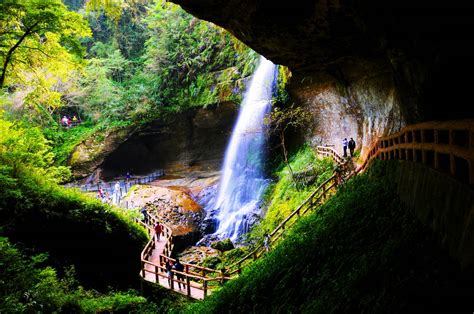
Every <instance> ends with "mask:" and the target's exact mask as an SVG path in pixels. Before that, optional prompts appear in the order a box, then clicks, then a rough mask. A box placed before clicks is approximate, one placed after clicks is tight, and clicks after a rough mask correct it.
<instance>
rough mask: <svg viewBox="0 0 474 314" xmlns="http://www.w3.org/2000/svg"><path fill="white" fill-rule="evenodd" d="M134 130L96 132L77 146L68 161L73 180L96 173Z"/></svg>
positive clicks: (122, 129) (121, 129) (116, 129)
mask: <svg viewBox="0 0 474 314" xmlns="http://www.w3.org/2000/svg"><path fill="white" fill-rule="evenodd" d="M134 131H135V129H134V128H131V127H129V128H112V129H108V130H106V131H105V132H102V131H98V132H96V133H95V134H93V135H92V136H90V137H89V138H88V139H87V140H85V141H84V142H82V143H80V144H79V145H77V146H76V147H75V148H74V150H73V152H72V154H71V156H70V157H69V160H68V162H67V163H68V165H69V166H71V169H72V173H73V176H74V177H75V178H84V177H86V176H89V175H90V174H91V173H93V172H94V171H96V170H97V169H98V167H99V166H100V165H101V164H102V163H103V162H104V159H105V158H106V157H107V156H108V155H109V154H111V153H112V152H113V151H115V149H117V147H118V146H119V145H120V144H121V143H122V142H124V141H125V140H126V139H127V138H128V137H130V136H131V135H132V134H133V133H134Z"/></svg>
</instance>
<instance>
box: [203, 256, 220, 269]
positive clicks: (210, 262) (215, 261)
mask: <svg viewBox="0 0 474 314" xmlns="http://www.w3.org/2000/svg"><path fill="white" fill-rule="evenodd" d="M221 263H222V260H221V259H220V258H219V257H217V256H210V257H206V258H205V259H204V260H203V261H202V266H204V267H209V268H214V269H217V265H219V264H221Z"/></svg>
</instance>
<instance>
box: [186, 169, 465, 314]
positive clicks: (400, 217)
mask: <svg viewBox="0 0 474 314" xmlns="http://www.w3.org/2000/svg"><path fill="white" fill-rule="evenodd" d="M393 166H394V163H392V162H383V163H376V164H375V165H373V166H372V167H371V168H370V169H369V171H368V172H366V173H365V174H363V175H360V176H358V177H356V178H353V179H352V180H350V181H349V182H348V183H347V184H346V185H345V186H344V187H343V188H341V189H340V190H339V191H338V192H337V194H336V195H335V196H334V197H333V198H331V199H330V200H329V201H328V202H327V203H326V204H325V205H323V206H322V207H321V208H320V210H319V211H317V212H314V213H312V214H310V215H308V216H307V217H304V218H303V219H301V220H300V221H299V223H297V224H296V225H295V227H294V228H293V229H292V230H290V231H289V232H288V234H287V236H286V237H285V239H284V240H283V241H281V242H280V243H279V244H278V245H277V246H276V247H275V248H274V249H273V250H272V251H271V252H270V253H267V255H266V256H265V257H264V258H262V259H260V260H258V261H256V262H255V263H253V264H252V265H251V266H249V267H248V268H247V269H245V270H244V272H243V274H242V275H241V276H240V277H239V278H238V279H236V280H233V281H230V282H228V283H226V284H225V285H224V287H223V288H222V289H221V290H219V291H217V292H215V293H213V294H212V295H211V296H210V297H209V298H207V299H206V300H204V301H203V302H197V303H194V304H192V305H191V306H189V307H187V308H185V309H183V310H182V311H183V312H189V313H247V312H251V313H255V312H260V313H270V312H277V313H287V312H303V313H341V312H343V313H354V312H355V313H403V312H430V311H446V312H455V311H461V310H463V311H472V308H473V307H474V304H473V302H474V301H473V300H472V297H471V296H472V295H473V293H474V288H473V287H474V284H473V283H474V276H473V274H472V272H470V271H468V270H461V269H460V266H459V264H458V263H457V262H456V261H454V260H453V259H451V258H450V257H449V256H448V254H447V252H445V251H444V250H443V249H441V248H440V244H439V239H438V238H437V237H436V235H435V234H433V232H432V231H431V230H430V229H428V228H427V227H425V226H423V225H421V224H420V223H419V222H418V220H417V219H416V218H415V217H414V216H413V215H412V214H411V213H410V211H409V210H408V209H407V208H405V207H404V206H403V205H402V204H401V202H400V200H399V198H398V196H397V195H396V192H395V191H396V187H395V186H394V183H392V182H391V181H390V180H389V179H388V178H387V176H386V174H387V173H388V171H389V170H390V168H391V167H393Z"/></svg>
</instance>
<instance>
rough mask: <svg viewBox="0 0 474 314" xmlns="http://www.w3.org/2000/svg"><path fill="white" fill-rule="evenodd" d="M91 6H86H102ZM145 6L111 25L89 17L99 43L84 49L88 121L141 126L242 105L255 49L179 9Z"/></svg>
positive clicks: (137, 6) (124, 12)
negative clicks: (197, 108) (195, 110)
mask: <svg viewBox="0 0 474 314" xmlns="http://www.w3.org/2000/svg"><path fill="white" fill-rule="evenodd" d="M95 2H97V3H96V4H94V3H93V2H89V3H88V5H94V6H99V7H103V5H104V4H103V3H101V1H95ZM117 3H118V2H117ZM124 3H127V2H124ZM132 8H135V10H133V9H132ZM142 8H143V4H140V3H135V4H133V5H129V6H127V7H125V8H122V9H123V10H122V13H121V16H120V22H119V23H118V24H115V25H110V24H109V23H107V18H104V17H103V16H102V17H101V15H100V14H99V15H97V14H91V15H89V20H90V22H91V25H92V29H93V30H94V37H95V38H94V39H95V40H96V41H95V42H94V43H89V44H88V45H89V46H90V49H89V56H90V57H91V58H90V59H89V62H88V65H87V67H86V71H85V75H84V77H83V79H82V81H81V82H82V86H83V94H82V96H81V97H80V101H81V103H82V104H83V110H84V112H85V113H86V114H87V115H88V116H89V117H90V118H91V119H93V120H94V121H99V122H101V121H107V122H110V121H117V120H122V121H123V120H126V121H132V122H133V123H138V124H141V123H145V122H146V121H150V120H153V119H156V118H159V117H162V116H164V115H166V114H168V113H174V112H179V111H183V110H186V109H188V108H190V107H195V106H207V105H210V104H215V103H218V102H222V101H234V102H240V100H241V94H242V92H243V90H244V88H245V86H244V81H243V80H242V78H244V77H247V76H249V75H250V74H251V73H252V71H253V68H254V65H255V61H256V57H257V55H256V54H255V53H254V52H253V51H251V50H250V49H248V48H247V47H245V46H244V45H243V44H242V43H240V42H238V41H237V40H235V39H234V38H233V37H232V36H231V35H230V34H229V33H227V32H225V31H224V30H222V29H220V28H218V27H216V26H214V25H212V24H210V23H207V22H204V21H199V20H198V19H196V18H194V17H192V16H191V15H189V14H187V13H186V12H185V11H184V10H182V9H180V8H179V7H178V6H176V5H173V4H170V3H165V2H162V1H157V2H156V4H155V6H154V8H153V9H149V10H148V11H145V10H143V9H142ZM122 21H123V22H122ZM129 22H130V23H129ZM112 24H113V23H112ZM127 25H128V26H127ZM130 25H132V26H130ZM112 30H114V31H113V32H112ZM110 34H114V35H113V37H111V35H110ZM127 46H128V47H134V48H133V49H132V50H133V51H135V53H134V54H133V55H132V54H131V53H130V50H131V49H126V48H125V47H127Z"/></svg>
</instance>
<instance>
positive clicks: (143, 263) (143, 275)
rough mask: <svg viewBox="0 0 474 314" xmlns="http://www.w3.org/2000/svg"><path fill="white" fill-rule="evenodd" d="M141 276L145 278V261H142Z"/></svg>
mask: <svg viewBox="0 0 474 314" xmlns="http://www.w3.org/2000/svg"><path fill="white" fill-rule="evenodd" d="M142 277H143V278H145V262H144V261H142Z"/></svg>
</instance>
